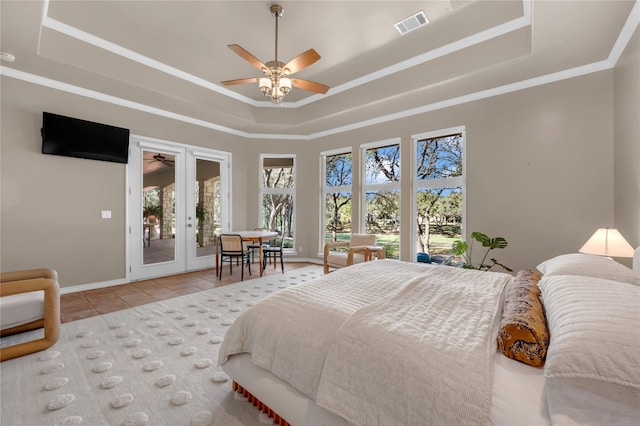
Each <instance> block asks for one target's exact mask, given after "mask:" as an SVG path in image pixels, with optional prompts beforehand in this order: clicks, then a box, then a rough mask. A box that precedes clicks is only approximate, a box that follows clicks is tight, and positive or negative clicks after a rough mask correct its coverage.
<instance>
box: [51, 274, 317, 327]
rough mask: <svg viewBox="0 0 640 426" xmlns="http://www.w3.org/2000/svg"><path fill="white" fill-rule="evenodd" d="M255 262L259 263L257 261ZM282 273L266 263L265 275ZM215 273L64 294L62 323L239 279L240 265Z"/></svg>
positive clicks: (251, 277)
mask: <svg viewBox="0 0 640 426" xmlns="http://www.w3.org/2000/svg"><path fill="white" fill-rule="evenodd" d="M254 265H256V266H257V264H254ZM308 265H311V264H310V263H306V262H291V263H286V264H285V271H290V270H292V269H297V268H302V267H304V266H308ZM252 266H253V265H252ZM256 269H257V268H255V269H254V268H252V271H253V274H252V275H251V276H248V274H247V273H246V271H245V280H247V279H253V278H259V277H260V274H259V272H256ZM280 273H281V271H280V267H279V265H278V267H277V268H273V266H272V265H267V268H266V269H265V271H264V275H270V274H280ZM215 274H216V271H215V269H205V270H202V271H196V272H188V273H185V274H180V275H171V276H168V277H161V278H154V279H151V280H145V281H137V282H133V283H130V284H123V285H118V286H112V287H107V288H100V289H96V290H87V291H79V292H76V293H68V294H63V295H61V296H60V317H61V320H62V322H63V323H65V322H69V321H76V320H80V319H83V318H89V317H93V316H97V315H101V314H107V313H109V312H115V311H119V310H122V309H128V308H132V307H134V306H140V305H144V304H147V303H153V302H157V301H159V300H165V299H170V298H172V297H178V296H182V295H185V294H190V293H195V292H198V291H202V290H208V289H210V288H215V287H220V286H224V285H228V284H233V283H236V282H239V281H240V268H237V267H234V268H233V275H230V274H229V267H228V266H227V267H226V268H225V269H224V270H223V271H222V279H221V280H220V279H218V278H217V277H216V276H215Z"/></svg>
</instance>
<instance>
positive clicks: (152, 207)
mask: <svg viewBox="0 0 640 426" xmlns="http://www.w3.org/2000/svg"><path fill="white" fill-rule="evenodd" d="M142 216H143V217H145V218H146V219H147V221H148V222H150V223H155V222H156V218H160V219H162V207H160V206H159V205H157V204H148V205H146V206H144V209H143V210H142Z"/></svg>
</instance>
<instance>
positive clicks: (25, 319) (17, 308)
mask: <svg viewBox="0 0 640 426" xmlns="http://www.w3.org/2000/svg"><path fill="white" fill-rule="evenodd" d="M0 304H1V308H0V309H1V310H2V327H1V332H0V335H1V336H2V337H4V336H10V335H12V334H17V333H22V332H25V331H30V330H35V329H38V328H44V337H43V338H41V339H37V340H32V341H29V342H24V343H20V344H17V345H13V346H9V347H5V348H2V349H0V361H6V360H8V359H12V358H16V357H19V356H22V355H27V354H30V353H33V352H38V351H41V350H44V349H47V348H48V347H50V346H51V345H53V344H54V343H56V342H57V341H58V338H59V336H60V289H59V286H58V274H57V273H56V271H54V270H53V269H46V268H45V269H30V270H25V271H14V272H4V273H2V274H0Z"/></svg>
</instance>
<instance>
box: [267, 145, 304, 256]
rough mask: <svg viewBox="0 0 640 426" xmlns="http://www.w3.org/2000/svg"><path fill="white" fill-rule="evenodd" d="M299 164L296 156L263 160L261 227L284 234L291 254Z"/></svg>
mask: <svg viewBox="0 0 640 426" xmlns="http://www.w3.org/2000/svg"><path fill="white" fill-rule="evenodd" d="M295 160H296V159H295V156H283V155H267V154H262V155H261V156H260V164H261V167H262V175H261V182H260V200H261V205H260V223H261V227H262V228H265V229H270V230H273V231H278V232H280V233H281V235H282V238H284V243H283V248H284V250H285V251H289V252H292V251H295V192H296V175H295ZM287 249H288V250H287Z"/></svg>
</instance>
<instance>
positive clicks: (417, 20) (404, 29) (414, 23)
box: [395, 11, 429, 35]
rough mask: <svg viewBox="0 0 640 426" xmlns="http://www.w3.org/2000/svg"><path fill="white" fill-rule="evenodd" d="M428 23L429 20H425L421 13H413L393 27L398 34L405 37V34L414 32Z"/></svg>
mask: <svg viewBox="0 0 640 426" xmlns="http://www.w3.org/2000/svg"><path fill="white" fill-rule="evenodd" d="M428 23H429V20H428V19H427V17H426V15H425V14H424V12H423V11H420V12H417V13H414V14H413V15H411V16H409V17H408V18H404V19H403V20H402V21H400V22H396V23H395V26H396V29H397V30H398V32H399V33H400V34H402V35H405V34H406V33H408V32H411V31H413V30H416V29H418V28H420V27H422V26H424V25H427V24H428Z"/></svg>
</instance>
